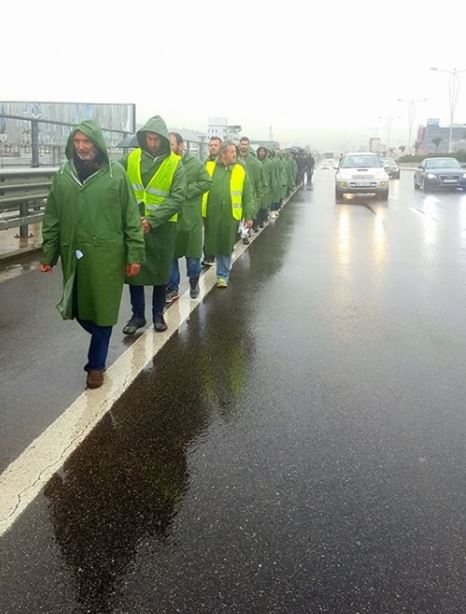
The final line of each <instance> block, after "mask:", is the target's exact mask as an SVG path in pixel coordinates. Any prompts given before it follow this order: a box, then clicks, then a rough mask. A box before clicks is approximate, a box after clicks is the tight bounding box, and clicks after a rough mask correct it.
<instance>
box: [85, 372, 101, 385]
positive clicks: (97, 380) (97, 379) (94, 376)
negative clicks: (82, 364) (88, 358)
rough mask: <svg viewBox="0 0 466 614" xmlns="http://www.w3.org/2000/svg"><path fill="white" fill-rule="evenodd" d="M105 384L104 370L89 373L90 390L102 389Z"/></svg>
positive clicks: (87, 381)
mask: <svg viewBox="0 0 466 614" xmlns="http://www.w3.org/2000/svg"><path fill="white" fill-rule="evenodd" d="M103 383H104V370H103V369H92V370H91V371H88V372H87V378H86V386H87V387H88V388H100V387H101V386H102V384H103Z"/></svg>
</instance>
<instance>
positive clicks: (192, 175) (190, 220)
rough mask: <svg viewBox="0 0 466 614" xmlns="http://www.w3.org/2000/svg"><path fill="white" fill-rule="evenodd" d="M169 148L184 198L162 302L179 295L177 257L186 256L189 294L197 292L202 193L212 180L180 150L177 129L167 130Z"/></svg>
mask: <svg viewBox="0 0 466 614" xmlns="http://www.w3.org/2000/svg"><path fill="white" fill-rule="evenodd" d="M169 137H170V146H171V149H172V152H173V153H175V154H177V155H178V156H181V161H182V163H183V168H184V170H185V175H186V200H185V201H184V203H183V209H182V211H181V214H180V215H179V216H178V223H177V225H176V243H175V259H174V260H173V264H172V268H171V273H170V281H169V282H168V286H167V296H166V302H167V303H172V302H173V301H176V300H177V299H178V298H179V294H178V291H179V287H180V268H179V266H178V258H182V257H183V256H185V257H186V274H187V276H188V279H189V295H190V297H191V298H192V299H195V298H197V297H198V296H199V276H200V274H201V256H202V195H203V194H204V192H206V191H207V190H209V188H210V184H211V183H212V181H211V179H210V177H209V175H208V174H207V171H206V169H205V166H204V164H202V162H201V161H200V160H199V158H196V157H194V156H192V155H191V154H190V153H185V151H184V140H183V137H182V136H181V134H178V132H170V134H169Z"/></svg>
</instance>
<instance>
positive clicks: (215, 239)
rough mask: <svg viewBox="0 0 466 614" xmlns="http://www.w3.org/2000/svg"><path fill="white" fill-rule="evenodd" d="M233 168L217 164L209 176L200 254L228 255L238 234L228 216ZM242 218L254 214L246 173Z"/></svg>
mask: <svg viewBox="0 0 466 614" xmlns="http://www.w3.org/2000/svg"><path fill="white" fill-rule="evenodd" d="M232 168H233V166H231V167H226V166H224V165H223V164H221V163H220V162H218V163H217V164H216V166H215V170H214V174H213V175H212V186H211V188H210V191H209V196H208V199H207V216H206V217H205V219H204V228H205V237H204V252H205V253H206V254H209V255H212V256H231V254H232V252H233V247H234V245H235V241H236V233H237V232H238V221H237V220H235V219H234V218H233V215H232V213H231V195H230V180H231V170H232ZM242 204H243V219H245V220H251V219H252V216H253V215H254V197H253V194H252V189H251V183H250V181H249V177H248V175H247V173H246V177H245V179H244V187H243V197H242Z"/></svg>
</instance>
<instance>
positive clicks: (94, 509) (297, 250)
mask: <svg viewBox="0 0 466 614" xmlns="http://www.w3.org/2000/svg"><path fill="white" fill-rule="evenodd" d="M410 178H411V177H410V175H409V174H408V173H406V176H405V177H404V178H403V179H402V181H401V182H394V185H393V190H392V198H391V200H390V202H389V205H388V207H386V206H384V205H383V204H382V203H373V202H370V203H369V202H367V203H365V204H361V203H359V204H358V203H356V202H352V203H351V204H350V203H348V204H344V205H338V206H335V204H334V202H333V198H332V197H333V191H332V187H333V186H332V181H331V176H330V175H324V174H323V173H321V174H320V175H318V176H317V178H316V182H315V187H314V190H313V191H307V192H302V193H301V194H300V195H299V196H297V197H296V198H295V200H294V201H293V202H292V203H291V204H290V205H289V206H288V207H287V208H286V210H285V211H284V213H283V214H282V215H281V217H280V218H279V220H278V221H277V222H276V224H275V225H274V226H273V227H270V228H269V229H268V231H267V232H265V233H264V234H263V235H262V236H261V237H260V240H258V241H256V242H255V243H254V244H253V245H252V246H251V248H250V249H249V251H248V252H247V253H246V254H245V255H244V256H243V257H242V258H241V259H240V260H239V261H238V263H237V264H236V265H235V268H234V271H233V273H232V280H231V285H230V287H229V288H228V289H227V290H226V291H219V290H214V291H213V292H212V293H211V294H210V295H209V296H208V297H207V299H206V300H205V301H204V303H203V304H202V305H201V306H200V307H199V309H198V310H196V311H195V312H194V314H193V315H192V316H191V318H190V320H189V322H187V323H186V324H185V325H183V326H182V328H181V329H180V331H179V332H178V334H176V335H175V336H174V337H173V338H172V339H171V340H170V342H169V343H168V344H167V346H165V348H164V349H163V350H162V351H161V352H160V353H159V354H158V355H157V357H156V359H155V361H154V363H153V364H151V365H149V366H148V367H147V368H146V369H145V370H144V371H143V372H142V373H141V375H140V376H139V378H138V379H137V380H136V382H135V384H134V385H133V386H132V387H131V388H130V389H129V390H128V391H127V392H126V393H125V394H124V395H123V397H121V399H120V400H119V401H118V403H117V404H116V405H115V407H114V408H113V410H112V412H111V414H110V415H108V416H107V417H106V418H105V419H104V420H103V421H102V422H101V423H100V424H99V426H98V427H97V428H96V429H95V430H94V432H93V433H92V434H91V436H90V437H89V438H88V439H87V440H86V442H85V443H84V444H83V445H82V446H81V447H80V448H79V449H78V450H77V451H76V452H75V453H74V454H73V455H72V457H71V458H70V459H69V460H68V461H67V462H66V464H65V466H64V468H63V470H62V471H61V472H60V473H59V474H56V475H55V476H54V478H53V479H52V480H51V481H50V482H49V484H48V485H47V486H46V488H45V489H44V491H43V492H42V494H41V495H40V496H39V497H38V498H37V499H36V500H35V501H34V503H33V504H32V505H31V506H30V507H29V508H28V509H27V510H26V512H25V513H24V515H23V516H22V517H21V518H20V519H19V521H18V522H17V523H16V524H15V525H14V526H13V527H12V529H11V530H10V531H9V533H7V534H6V535H5V536H4V537H3V538H2V540H1V542H0V560H1V562H2V564H1V569H0V611H1V612H5V613H10V612H11V613H13V612H50V613H52V612H57V613H58V612H60V613H62V612H92V613H94V612H96V613H97V612H98V613H106V612H118V613H127V612H128V613H132V612H157V613H159V612H160V613H162V612H189V613H191V612H193V613H197V612H215V613H216V612H241V613H243V612H244V613H249V612H267V613H268V612H280V613H281V612H283V613H288V612H312V613H313V612H338V613H347V612H348V613H349V612H354V613H356V612H370V613H373V612H442V613H445V612H447V613H450V612H452V613H453V612H455V613H456V612H464V611H465V610H466V590H465V588H466V587H465V580H464V576H465V571H466V560H465V545H466V544H465V539H466V528H465V520H466V517H465V516H466V513H465V510H466V452H465V445H464V442H465V435H466V417H465V403H464V396H465V395H464V393H465V389H466V384H465V376H464V365H465V364H466V333H465V326H464V320H465V316H464V314H465V307H466V284H465V281H466V279H465V277H466V196H463V195H462V194H459V193H458V194H456V193H455V194H441V195H424V194H418V193H415V192H413V190H412V186H411V183H410V181H409V180H410ZM8 283H9V282H8Z"/></svg>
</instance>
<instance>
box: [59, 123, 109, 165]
mask: <svg viewBox="0 0 466 614" xmlns="http://www.w3.org/2000/svg"><path fill="white" fill-rule="evenodd" d="M78 131H79V132H82V133H83V134H85V135H86V136H87V138H88V139H89V140H90V141H91V143H93V144H94V145H95V146H96V147H97V149H98V150H99V151H100V152H101V153H102V155H103V157H104V160H105V163H106V164H109V157H108V151H107V145H106V144H105V141H104V136H103V134H102V130H101V129H100V126H99V125H98V124H97V123H96V122H95V121H92V119H86V120H85V121H83V122H81V123H80V124H78V125H77V126H75V127H74V128H73V130H72V131H71V134H70V136H69V137H68V141H67V143H66V148H65V155H66V157H67V159H68V160H72V159H73V153H74V144H73V138H74V135H75V134H76V132H78Z"/></svg>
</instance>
